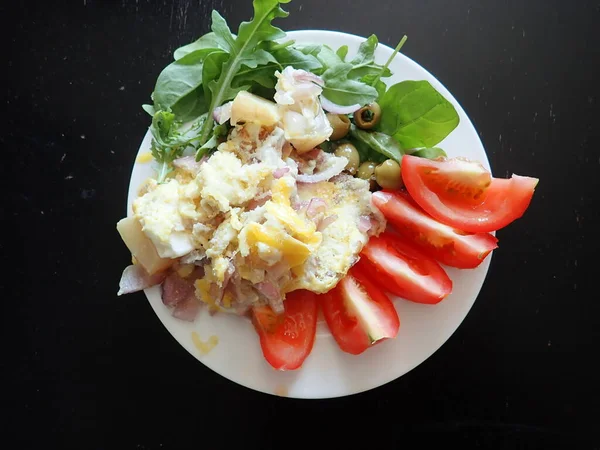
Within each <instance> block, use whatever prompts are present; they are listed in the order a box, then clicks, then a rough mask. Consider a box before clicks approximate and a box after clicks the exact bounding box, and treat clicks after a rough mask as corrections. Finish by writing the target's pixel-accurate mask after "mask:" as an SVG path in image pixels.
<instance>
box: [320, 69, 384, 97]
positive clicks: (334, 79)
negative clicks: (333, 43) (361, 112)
mask: <svg viewBox="0 0 600 450" xmlns="http://www.w3.org/2000/svg"><path fill="white" fill-rule="evenodd" d="M352 67H353V66H352V64H351V63H341V64H337V65H335V66H333V67H331V68H330V69H327V70H326V71H325V72H324V73H323V75H321V78H323V81H324V82H325V86H324V87H323V96H324V97H326V98H327V99H328V100H330V101H332V102H333V103H337V104H338V105H344V106H348V105H354V104H357V103H358V104H359V105H366V104H369V103H372V102H374V101H375V100H377V95H378V94H377V90H376V89H375V88H374V87H373V86H369V85H368V84H365V83H363V82H361V81H357V80H353V79H350V78H348V73H349V72H350V71H351V70H352Z"/></svg>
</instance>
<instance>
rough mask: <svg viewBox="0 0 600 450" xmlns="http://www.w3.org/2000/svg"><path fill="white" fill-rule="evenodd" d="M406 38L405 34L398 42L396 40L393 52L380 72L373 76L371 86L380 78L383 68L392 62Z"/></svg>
mask: <svg viewBox="0 0 600 450" xmlns="http://www.w3.org/2000/svg"><path fill="white" fill-rule="evenodd" d="M407 39H408V36H406V35H404V36H402V39H400V42H398V45H396V48H395V49H394V53H392V55H391V56H390V57H389V58H388V60H387V62H386V63H385V65H384V66H383V67H382V68H381V72H379V75H377V77H375V79H374V80H373V82H372V83H371V86H375V85H376V84H377V82H378V81H379V79H380V78H381V75H383V72H385V69H387V68H388V66H389V65H390V64H391V63H392V61H393V60H394V58H395V57H396V55H397V54H398V52H399V51H400V49H401V48H402V46H403V45H404V43H405V42H406V40H407Z"/></svg>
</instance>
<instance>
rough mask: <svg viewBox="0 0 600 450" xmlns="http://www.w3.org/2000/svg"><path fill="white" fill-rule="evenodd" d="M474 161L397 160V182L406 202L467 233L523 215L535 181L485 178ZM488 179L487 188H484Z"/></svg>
mask: <svg viewBox="0 0 600 450" xmlns="http://www.w3.org/2000/svg"><path fill="white" fill-rule="evenodd" d="M482 169H483V167H482V166H481V165H480V164H479V163H476V162H474V161H467V160H462V159H458V158H455V159H446V160H430V159H425V158H419V157H417V156H410V155H405V156H403V157H402V169H401V173H402V180H403V181H404V185H405V186H406V189H407V190H408V192H409V194H410V195H411V197H412V198H413V199H414V200H415V202H417V203H418V204H419V206H420V207H421V208H423V209H424V210H425V211H426V212H427V213H429V214H430V215H431V216H432V217H434V218H435V219H437V220H439V221H440V222H442V223H445V224H447V225H450V226H452V227H455V228H458V229H460V230H463V231H468V232H471V233H484V232H490V231H496V230H499V229H500V228H503V227H505V226H507V225H508V224H510V223H511V222H513V221H515V220H516V219H518V218H520V217H521V216H523V214H524V213H525V211H526V210H527V208H528V207H529V204H530V202H531V198H532V197H533V192H534V190H535V187H536V185H537V183H538V181H539V180H538V179H537V178H531V177H522V176H519V175H513V176H512V177H511V178H509V179H504V178H494V177H491V175H489V172H488V175H486V174H485V173H484V172H487V171H485V169H483V171H482ZM488 180H489V183H488Z"/></svg>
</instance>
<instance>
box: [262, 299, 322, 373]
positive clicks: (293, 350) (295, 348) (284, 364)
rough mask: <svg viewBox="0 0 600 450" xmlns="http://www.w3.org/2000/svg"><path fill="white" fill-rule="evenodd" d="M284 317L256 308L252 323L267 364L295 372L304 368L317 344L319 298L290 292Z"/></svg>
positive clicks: (268, 310) (267, 309)
mask: <svg viewBox="0 0 600 450" xmlns="http://www.w3.org/2000/svg"><path fill="white" fill-rule="evenodd" d="M284 307H285V311H284V313H283V314H280V315H277V314H275V313H274V312H273V311H272V310H271V308H270V307H268V306H263V307H255V308H253V309H252V323H253V325H254V328H255V329H256V332H257V333H258V335H259V337H260V346H261V349H262V352H263V355H264V357H265V359H266V360H267V362H268V363H269V364H270V365H271V366H273V368H275V369H277V370H282V371H285V370H295V369H298V368H299V367H300V366H302V363H304V360H305V359H306V358H307V357H308V355H309V354H310V352H311V350H312V348H313V345H314V343H315V336H316V332H317V312H318V300H317V295H316V294H314V293H313V292H310V291H305V290H298V291H293V292H289V293H288V294H287V296H286V299H285V301H284Z"/></svg>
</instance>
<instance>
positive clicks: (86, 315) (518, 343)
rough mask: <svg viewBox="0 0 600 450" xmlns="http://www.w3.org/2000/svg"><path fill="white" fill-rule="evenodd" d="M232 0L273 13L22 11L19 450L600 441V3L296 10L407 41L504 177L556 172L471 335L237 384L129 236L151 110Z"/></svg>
mask: <svg viewBox="0 0 600 450" xmlns="http://www.w3.org/2000/svg"><path fill="white" fill-rule="evenodd" d="M213 8H216V9H218V10H219V11H220V12H221V13H222V14H223V15H224V16H225V17H226V18H227V20H228V21H229V23H230V25H231V26H232V28H233V29H237V26H238V24H239V23H240V21H242V20H246V19H247V18H249V17H250V15H251V4H250V2H249V1H248V0H235V1H208V0H199V1H198V0H173V1H171V0H165V1H156V2H154V1H147V0H118V1H117V0H114V1H112V0H111V1H109V0H105V1H99V0H78V1H76V2H69V3H67V2H61V1H56V2H41V1H40V2H3V3H2V6H0V17H1V19H0V20H2V22H3V27H2V28H3V30H4V31H5V33H6V32H8V33H7V34H5V39H4V48H5V52H6V51H8V55H7V56H5V57H4V58H5V59H4V61H5V62H4V67H5V71H6V69H8V70H7V73H8V80H7V81H6V82H5V84H4V88H3V90H2V93H3V95H2V103H1V104H2V109H1V111H2V124H3V127H2V128H3V131H2V133H0V151H1V152H2V154H3V155H8V159H7V158H6V156H5V157H4V158H3V163H2V164H1V167H2V174H3V183H2V186H3V188H4V189H5V192H6V190H8V193H7V194H6V195H5V202H4V206H3V207H2V210H1V216H2V222H3V223H4V226H3V229H4V230H5V231H4V232H3V238H2V239H1V240H0V248H1V249H2V253H3V255H4V261H5V263H6V264H7V266H8V267H9V268H8V271H6V270H5V271H4V275H3V276H2V277H1V280H2V281H1V282H0V285H1V286H2V292H3V295H2V304H3V306H2V311H3V312H2V348H3V351H2V369H1V376H2V380H3V383H2V384H3V388H4V394H3V398H2V401H1V405H2V406H1V408H2V410H3V413H2V416H3V420H2V424H3V427H2V429H3V430H4V433H3V434H6V435H7V437H6V439H8V442H10V438H11V437H14V438H16V439H18V441H15V442H18V444H17V445H13V446H11V447H9V448H39V446H40V445H44V446H45V447H49V448H82V449H83V448H121V447H123V448H147V449H154V448H184V447H185V448H187V447H194V448H200V447H202V446H204V447H208V448H220V447H223V448H233V447H234V443H235V442H238V440H240V441H241V443H238V444H235V446H237V445H245V446H250V447H252V448H271V447H282V446H284V445H285V446H290V445H291V446H294V444H302V445H303V446H306V445H311V443H312V445H316V446H317V447H321V446H324V445H325V442H326V439H325V438H323V437H319V438H317V437H316V435H315V432H316V431H318V430H324V431H326V432H329V433H326V434H325V436H329V437H330V438H331V437H334V438H335V442H336V443H338V444H339V445H340V446H342V445H344V446H346V447H350V448H356V447H358V446H359V445H360V446H365V445H368V443H371V444H376V443H379V444H376V445H382V444H383V445H386V447H387V448H390V447H391V448H400V446H403V447H405V446H406V444H407V443H408V442H409V437H411V436H413V435H414V434H415V433H420V435H419V439H420V440H421V443H424V442H427V441H428V440H430V439H434V438H435V437H436V436H438V434H437V433H436V432H440V433H442V432H443V433H444V436H445V439H451V440H452V439H456V440H459V441H461V443H462V444H463V445H464V446H465V447H466V448H586V449H588V448H589V449H593V448H600V440H598V439H597V437H598V436H597V435H596V431H597V430H598V422H599V419H600V388H599V387H598V379H599V378H598V376H599V371H598V369H597V359H598V358H597V355H598V347H597V345H598V344H599V343H600V302H599V300H600V295H599V294H598V291H597V285H596V282H595V281H594V278H595V277H596V276H599V275H598V269H599V268H600V265H599V264H597V263H594V259H593V258H594V257H595V254H596V252H597V250H598V249H599V245H598V230H599V228H600V213H599V206H600V204H599V200H600V194H599V193H598V191H599V189H600V182H599V181H598V180H599V178H600V177H599V175H598V170H599V169H600V152H599V151H598V147H597V142H598V138H599V137H600V136H599V132H598V130H599V127H598V121H599V120H600V115H599V114H598V105H599V104H600V88H599V87H598V80H599V79H600V71H599V68H598V62H599V58H598V57H599V50H598V48H599V44H600V32H599V31H598V28H599V27H598V22H599V20H600V3H599V2H597V1H584V0H576V1H572V2H564V1H555V0H529V1H506V2H500V1H492V0H485V1H475V0H470V1H468V0H460V1H459V0H456V1H442V0H404V1H399V0H370V1H368V0H352V1H348V0H346V1H343V0H328V1H326V2H323V1H317V0H294V1H293V2H292V3H290V4H288V5H286V9H287V10H289V11H290V13H291V15H290V17H289V18H287V19H285V20H284V21H280V22H279V25H280V26H281V27H282V28H284V29H286V30H296V29H306V28H311V29H331V30H340V31H345V32H349V33H353V34H358V35H362V36H366V35H369V34H371V33H373V32H375V33H376V34H377V35H378V36H379V39H380V41H381V42H383V43H385V44H388V45H391V46H394V45H395V44H396V42H397V41H398V39H399V38H400V37H401V36H402V34H407V35H408V37H409V40H408V43H407V45H406V46H405V47H404V49H403V52H404V53H405V54H406V55H407V56H409V57H411V58H413V59H414V60H416V61H417V62H419V63H420V64H421V65H423V66H424V67H425V68H426V69H427V70H429V71H430V72H431V73H432V74H433V75H434V76H436V77H437V78H438V79H439V80H440V81H441V82H442V83H443V84H444V85H445V86H446V87H447V88H448V89H449V90H450V92H452V93H453V95H454V96H455V97H456V98H457V99H458V101H459V102H460V103H461V105H462V106H463V107H464V109H465V110H466V112H467V114H468V115H469V116H470V118H471V119H472V121H473V123H474V125H475V127H476V129H477V130H478V132H479V135H480V137H481V139H482V142H483V144H484V146H485V148H486V151H487V154H488V157H489V160H490V163H491V166H492V170H493V171H494V173H495V174H497V175H498V176H503V177H504V176H507V175H509V174H511V173H513V172H514V173H518V174H522V175H530V176H535V177H538V178H540V180H541V181H540V183H539V185H538V188H537V190H536V193H535V196H534V199H533V202H532V204H531V206H530V208H529V210H528V211H527V213H526V214H525V216H524V217H523V218H521V219H519V220H518V221H517V222H515V223H513V224H511V225H510V226H509V227H507V228H506V229H503V230H501V231H499V232H498V237H499V238H500V245H501V247H500V248H499V249H498V250H497V251H496V252H495V253H494V256H493V258H492V262H491V267H490V270H489V273H488V275H487V278H486V281H485V284H484V286H483V288H482V290H481V293H480V295H479V297H478V300H477V301H476V303H475V305H474V307H473V308H472V310H471V311H470V313H469V315H468V316H467V318H466V319H465V321H464V322H463V323H462V324H461V326H460V327H459V328H458V330H457V331H456V332H455V333H454V334H453V336H452V337H451V338H450V339H449V340H448V341H447V342H446V343H445V344H444V345H443V346H442V347H441V348H440V349H439V350H438V351H437V352H436V353H435V354H434V355H433V356H431V357H430V358H429V359H427V360H426V361H425V362H424V363H423V364H421V365H420V366H418V367H417V368H416V369H414V370H412V371H411V372H409V373H408V374H406V375H404V376H402V377H400V378H399V379H397V380H395V381H393V382H390V383H388V384H386V385H384V386H381V387H379V388H377V389H374V390H371V391H369V392H365V393H362V394H357V395H353V396H349V397H344V398H338V399H329V400H297V399H289V398H281V397H275V396H270V395H265V394H262V393H259V392H255V391H252V390H250V389H247V388H244V387H241V386H239V385H237V384H234V383H232V382H230V381H228V380H227V379H225V378H223V377H221V376H219V375H217V374H215V373H214V372H212V371H211V370H209V369H208V368H206V367H205V366H204V365H202V364H201V363H199V362H198V361H197V360H196V359H195V358H193V357H192V356H190V355H189V354H188V353H187V352H186V351H185V350H184V349H183V348H182V347H180V345H179V344H178V343H177V342H176V341H175V340H174V339H173V338H172V337H171V336H170V334H169V333H168V331H167V330H166V329H165V328H164V327H163V326H162V325H161V323H160V321H159V320H158V318H157V317H156V315H155V314H154V312H153V311H152V309H151V308H150V306H149V304H148V302H147V301H146V299H145V297H144V295H143V294H142V293H138V294H132V295H131V296H128V297H126V298H124V297H119V298H117V296H116V290H117V283H118V280H119V277H120V274H121V271H122V269H123V267H124V265H126V264H127V263H128V261H129V253H128V251H127V249H126V247H125V246H124V245H123V243H122V241H121V240H120V238H119V236H118V234H117V233H116V230H115V223H116V222H117V221H118V220H119V219H120V218H121V217H122V216H123V215H124V213H125V204H126V193H127V188H128V183H129V175H130V171H131V167H132V164H133V161H134V158H135V153H136V151H137V148H138V146H139V143H140V141H141V139H142V137H143V135H144V134H145V132H146V129H147V126H148V122H149V118H148V116H147V115H146V114H145V113H144V112H143V111H142V109H141V108H140V106H141V104H142V103H147V102H149V96H150V92H151V91H152V88H153V86H154V82H155V80H156V77H157V75H158V73H159V71H160V70H161V69H162V68H163V67H164V66H165V65H166V64H167V63H168V62H169V61H170V60H171V58H172V52H173V50H174V49H175V48H177V47H178V46H180V45H183V44H185V43H188V42H191V41H192V40H193V39H195V38H197V37H198V36H199V35H201V34H204V33H205V32H207V31H208V26H209V15H210V11H211V10H212V9H213ZM5 75H6V74H5ZM5 79H6V78H5ZM334 418H339V419H340V420H341V421H342V422H343V423H342V424H341V425H340V424H336V423H335V420H334ZM413 437H414V436H413ZM3 439H4V437H3ZM361 439H367V441H365V442H366V443H361V442H362V441H361ZM448 442H449V441H448ZM410 447H413V445H412V444H411V445H410ZM413 448H416V447H413Z"/></svg>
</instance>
